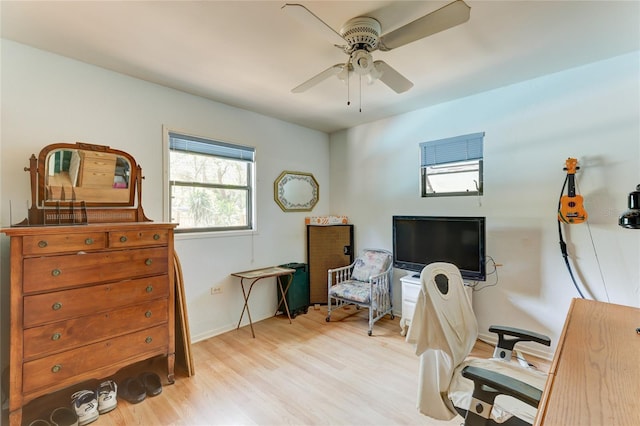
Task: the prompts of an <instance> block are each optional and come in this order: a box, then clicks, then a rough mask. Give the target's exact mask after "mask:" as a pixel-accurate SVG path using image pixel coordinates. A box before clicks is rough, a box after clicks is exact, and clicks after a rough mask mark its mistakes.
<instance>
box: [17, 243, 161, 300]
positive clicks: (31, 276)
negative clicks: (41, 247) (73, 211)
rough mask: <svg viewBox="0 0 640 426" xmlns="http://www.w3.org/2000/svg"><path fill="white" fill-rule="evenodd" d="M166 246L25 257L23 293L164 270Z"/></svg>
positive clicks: (139, 275)
mask: <svg viewBox="0 0 640 426" xmlns="http://www.w3.org/2000/svg"><path fill="white" fill-rule="evenodd" d="M168 258H169V256H168V252H167V247H158V248H147V249H139V250H119V251H105V252H100V253H84V254H69V255H61V256H49V257H37V258H28V259H24V282H23V290H24V292H25V293H34V292H39V291H49V290H56V289H62V288H69V287H75V286H79V285H86V284H90V283H100V282H107V281H117V280H123V279H127V278H134V277H143V276H146V275H157V274H162V273H166V272H167V270H168V269H167V268H168Z"/></svg>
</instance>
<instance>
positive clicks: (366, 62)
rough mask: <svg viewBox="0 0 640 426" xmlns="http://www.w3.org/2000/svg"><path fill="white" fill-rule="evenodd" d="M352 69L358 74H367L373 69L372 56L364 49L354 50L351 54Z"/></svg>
mask: <svg viewBox="0 0 640 426" xmlns="http://www.w3.org/2000/svg"><path fill="white" fill-rule="evenodd" d="M351 65H353V70H354V71H355V72H356V73H357V74H360V75H367V74H369V73H370V72H371V70H372V69H373V57H372V56H371V53H369V52H367V51H366V50H362V49H361V50H356V51H355V52H353V53H352V54H351Z"/></svg>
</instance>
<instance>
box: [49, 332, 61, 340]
mask: <svg viewBox="0 0 640 426" xmlns="http://www.w3.org/2000/svg"><path fill="white" fill-rule="evenodd" d="M61 337H62V334H60V333H53V336H51V340H60V338H61Z"/></svg>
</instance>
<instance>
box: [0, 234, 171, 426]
mask: <svg viewBox="0 0 640 426" xmlns="http://www.w3.org/2000/svg"><path fill="white" fill-rule="evenodd" d="M174 227H175V225H174V224H165V223H154V222H136V223H118V224H90V225H80V226H38V227H15V228H8V229H3V230H2V232H4V233H5V234H7V235H8V236H9V237H10V238H11V291H10V292H11V305H10V306H11V313H10V317H11V326H10V327H11V329H10V330H11V331H10V333H11V335H10V345H11V348H10V392H9V410H10V424H11V425H12V426H17V425H20V423H21V421H22V407H23V406H24V405H25V404H27V403H28V402H30V401H32V400H33V399H35V398H37V397H39V396H41V395H45V394H48V393H51V392H54V391H57V390H60V389H63V388H66V387H69V386H71V385H73V384H76V383H79V382H82V381H85V380H89V379H98V380H101V379H103V378H107V377H108V376H110V375H113V374H115V373H116V372H117V371H118V370H119V369H121V368H123V367H125V366H127V365H129V364H132V363H134V362H138V361H142V360H145V359H148V358H151V357H155V356H166V357H167V375H168V380H169V382H170V383H172V382H173V380H174V379H173V374H174V371H173V370H174V358H175V342H174V340H175V339H174V338H175V334H174V309H175V301H174V285H173V278H174V275H173V273H174V271H173V229H174Z"/></svg>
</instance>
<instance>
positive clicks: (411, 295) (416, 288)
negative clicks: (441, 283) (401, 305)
mask: <svg viewBox="0 0 640 426" xmlns="http://www.w3.org/2000/svg"><path fill="white" fill-rule="evenodd" d="M419 293H420V285H413V284H408V283H402V300H406V301H408V302H413V303H415V302H416V301H417V300H418V294H419Z"/></svg>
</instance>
